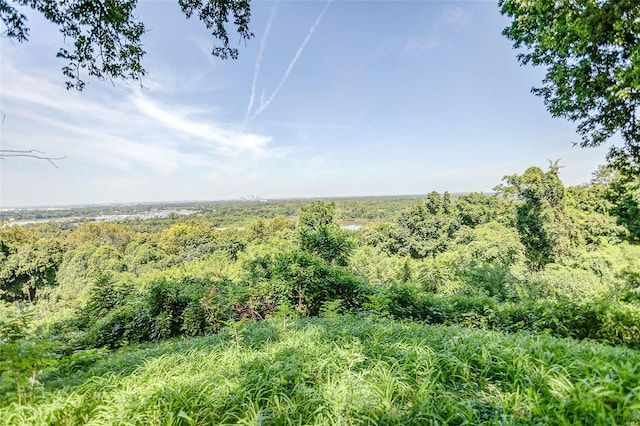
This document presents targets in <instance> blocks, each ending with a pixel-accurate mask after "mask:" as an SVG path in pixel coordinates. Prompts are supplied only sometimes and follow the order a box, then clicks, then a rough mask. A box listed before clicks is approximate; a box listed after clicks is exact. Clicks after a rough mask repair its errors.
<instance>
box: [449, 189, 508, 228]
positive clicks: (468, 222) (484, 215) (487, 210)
mask: <svg viewBox="0 0 640 426" xmlns="http://www.w3.org/2000/svg"><path fill="white" fill-rule="evenodd" d="M502 203H503V201H501V200H500V199H499V198H497V197H496V196H490V195H486V194H482V193H479V192H472V193H471V194H465V195H461V196H460V197H458V198H457V199H456V204H455V208H456V211H457V214H458V219H459V221H460V225H462V226H469V227H471V228H474V227H476V226H478V225H482V224H484V223H487V222H491V221H493V220H495V219H497V218H498V217H500V216H501V215H500V213H502V211H501V204H502Z"/></svg>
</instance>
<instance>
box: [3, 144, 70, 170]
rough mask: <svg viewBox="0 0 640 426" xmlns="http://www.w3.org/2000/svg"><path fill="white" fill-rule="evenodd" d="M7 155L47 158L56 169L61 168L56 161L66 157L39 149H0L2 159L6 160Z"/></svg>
mask: <svg viewBox="0 0 640 426" xmlns="http://www.w3.org/2000/svg"><path fill="white" fill-rule="evenodd" d="M7 157H30V158H36V159H38V160H46V161H48V162H49V163H51V164H52V165H53V167H55V168H56V169H59V168H60V167H58V165H57V164H56V163H54V161H59V160H64V159H65V158H66V157H50V156H48V155H47V154H46V153H45V152H42V151H39V150H37V149H29V150H18V149H0V160H4V159H5V158H7Z"/></svg>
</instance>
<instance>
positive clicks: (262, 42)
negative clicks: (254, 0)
mask: <svg viewBox="0 0 640 426" xmlns="http://www.w3.org/2000/svg"><path fill="white" fill-rule="evenodd" d="M277 6H278V2H274V3H273V7H271V14H270V15H269V20H268V21H267V27H266V28H265V30H264V35H263V36H262V40H260V50H258V58H257V59H256V65H255V66H254V68H253V82H252V84H251V96H249V105H248V106H247V114H246V115H245V116H244V127H245V128H246V127H247V124H248V122H249V114H251V109H252V108H253V101H254V100H255V97H256V83H257V82H258V75H259V74H260V65H261V64H262V56H263V54H264V49H265V46H266V45H267V37H269V32H270V31H271V23H272V22H273V18H274V17H275V16H276V7H277Z"/></svg>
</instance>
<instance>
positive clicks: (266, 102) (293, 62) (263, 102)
mask: <svg viewBox="0 0 640 426" xmlns="http://www.w3.org/2000/svg"><path fill="white" fill-rule="evenodd" d="M331 1H332V0H328V1H327V3H326V4H325V6H324V8H323V9H322V11H321V12H320V14H319V15H318V17H317V18H316V20H315V22H314V23H313V25H311V28H309V31H307V35H306V37H305V38H304V40H303V41H302V44H301V45H300V47H299V48H298V50H297V51H296V53H295V55H293V58H292V59H291V62H289V66H287V69H286V71H285V72H284V74H283V75H282V78H281V79H280V81H279V82H278V85H277V86H276V88H275V89H274V90H273V92H272V93H271V96H269V97H268V98H267V99H266V100H263V99H261V101H260V107H259V108H258V109H257V110H256V112H255V113H254V114H253V115H252V116H251V118H250V120H254V119H255V118H256V117H257V116H258V115H260V114H261V113H262V111H264V110H265V109H266V108H267V107H268V106H269V104H270V103H271V102H272V101H273V99H274V98H275V97H276V95H277V94H278V92H279V91H280V89H281V88H282V86H283V85H284V83H285V82H286V81H287V78H289V74H291V70H293V67H294V66H295V65H296V62H297V61H298V58H300V55H302V52H303V51H304V48H305V47H306V46H307V43H308V42H309V40H311V36H312V35H313V33H314V32H315V31H316V28H318V25H320V22H321V21H322V18H323V17H324V14H325V13H326V12H327V10H328V9H329V6H330V5H331ZM263 96H264V94H263Z"/></svg>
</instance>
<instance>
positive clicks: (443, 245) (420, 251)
mask: <svg viewBox="0 0 640 426" xmlns="http://www.w3.org/2000/svg"><path fill="white" fill-rule="evenodd" d="M458 226H459V224H458V220H457V217H456V214H455V213H454V209H453V205H452V203H451V197H450V195H449V193H448V192H445V193H444V195H440V194H438V193H437V192H435V191H434V192H431V193H430V194H429V195H427V199H426V200H425V201H418V202H417V203H416V204H414V205H413V206H412V207H411V209H409V210H408V211H406V212H404V213H402V214H401V215H400V217H399V218H398V253H399V254H400V255H410V256H411V257H413V258H414V259H422V258H424V257H427V256H435V255H436V254H437V253H440V252H443V251H445V250H447V248H448V246H449V244H450V243H451V241H452V238H453V234H454V233H455V231H456V230H457V229H458Z"/></svg>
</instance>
